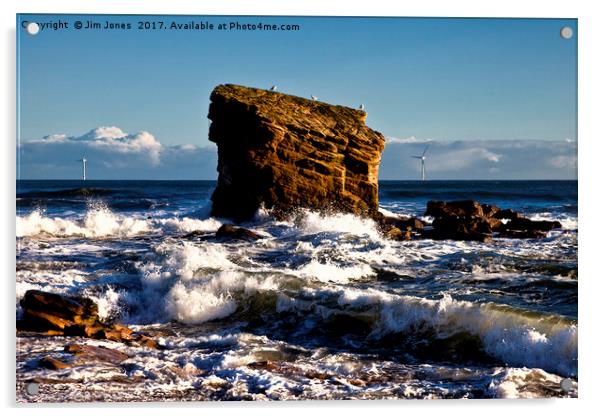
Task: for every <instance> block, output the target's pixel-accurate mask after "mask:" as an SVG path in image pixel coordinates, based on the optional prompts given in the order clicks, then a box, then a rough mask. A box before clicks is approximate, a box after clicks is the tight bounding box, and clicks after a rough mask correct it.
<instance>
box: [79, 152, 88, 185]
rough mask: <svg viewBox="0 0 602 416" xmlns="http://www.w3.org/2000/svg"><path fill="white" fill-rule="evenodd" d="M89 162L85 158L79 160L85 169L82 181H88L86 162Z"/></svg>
mask: <svg viewBox="0 0 602 416" xmlns="http://www.w3.org/2000/svg"><path fill="white" fill-rule="evenodd" d="M87 161H88V159H86V158H85V157H84V158H82V159H79V160H78V162H82V168H83V176H82V180H84V181H85V180H86V162H87Z"/></svg>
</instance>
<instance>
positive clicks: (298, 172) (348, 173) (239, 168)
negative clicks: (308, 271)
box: [209, 84, 385, 220]
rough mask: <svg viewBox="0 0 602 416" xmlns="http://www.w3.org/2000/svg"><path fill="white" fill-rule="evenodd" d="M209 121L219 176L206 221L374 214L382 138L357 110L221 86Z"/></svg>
mask: <svg viewBox="0 0 602 416" xmlns="http://www.w3.org/2000/svg"><path fill="white" fill-rule="evenodd" d="M209 119H211V121H212V123H211V127H210V129H209V140H211V141H213V142H215V143H217V147H218V173H219V176H218V184H217V188H216V189H215V191H214V193H213V195H212V197H211V199H212V201H213V207H212V215H215V216H219V217H227V218H234V219H236V220H245V219H250V218H251V217H252V216H253V215H254V214H255V212H256V211H257V209H258V208H260V207H262V206H263V207H265V208H270V209H274V212H276V213H278V212H284V213H286V212H289V211H292V210H294V209H296V208H300V207H302V208H310V209H317V210H325V209H334V210H339V211H343V212H350V213H354V214H358V215H366V216H374V215H375V214H376V213H377V212H378V167H379V163H380V159H381V153H382V151H383V149H384V144H385V139H384V136H383V135H382V134H381V133H378V132H376V131H374V130H372V129H370V128H368V127H367V126H366V125H365V120H366V113H365V112H364V111H361V110H355V109H352V108H348V107H343V106H337V105H330V104H326V103H323V102H319V101H312V100H307V99H304V98H301V97H295V96H292V95H287V94H282V93H279V92H273V91H266V90H260V89H255V88H247V87H242V86H237V85H230V84H227V85H219V86H218V87H216V88H215V89H214V90H213V93H212V94H211V105H210V107H209Z"/></svg>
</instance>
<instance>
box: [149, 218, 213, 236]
mask: <svg viewBox="0 0 602 416" xmlns="http://www.w3.org/2000/svg"><path fill="white" fill-rule="evenodd" d="M156 223H157V224H159V225H160V227H161V229H163V230H164V231H174V232H185V233H190V232H193V231H201V232H215V231H217V229H218V228H219V227H220V226H221V225H222V222H221V221H219V220H217V219H215V218H207V219H197V218H187V217H184V218H166V219H159V220H156Z"/></svg>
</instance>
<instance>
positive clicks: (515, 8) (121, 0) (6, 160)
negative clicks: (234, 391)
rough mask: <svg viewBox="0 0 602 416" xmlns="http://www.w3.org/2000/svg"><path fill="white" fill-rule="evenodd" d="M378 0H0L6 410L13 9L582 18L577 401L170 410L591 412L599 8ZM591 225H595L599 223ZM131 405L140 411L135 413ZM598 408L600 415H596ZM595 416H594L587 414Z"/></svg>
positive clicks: (596, 370)
mask: <svg viewBox="0 0 602 416" xmlns="http://www.w3.org/2000/svg"><path fill="white" fill-rule="evenodd" d="M390 3H392V2H386V1H382V0H370V1H363V2H360V1H355V0H353V1H352V0H346V1H345V0H336V1H334V0H332V1H328V2H327V1H324V0H305V1H297V0H290V1H278V0H253V1H249V0H229V1H222V2H219V1H211V2H210V1H200V0H197V1H191V0H163V1H157V0H147V1H142V0H86V1H79V2H76V1H69V0H54V1H52V2H50V1H43V0H21V1H19V2H17V1H12V2H11V1H7V0H5V1H2V2H0V7H1V8H2V13H1V14H0V19H1V20H2V29H3V32H2V33H3V42H2V47H3V49H4V51H3V54H2V58H3V59H2V62H3V64H2V65H0V66H1V71H2V75H3V76H2V82H3V88H2V91H4V97H3V99H2V101H1V104H0V105H1V106H2V112H1V113H2V117H3V119H2V124H1V125H2V127H3V133H4V134H3V138H2V157H3V163H2V181H1V182H0V183H1V184H2V196H3V201H2V204H0V206H1V210H2V216H1V217H0V218H1V219H2V228H0V229H1V230H2V250H0V253H1V255H2V265H3V268H2V270H3V271H4V273H2V274H1V275H0V277H1V279H2V281H3V284H4V285H3V288H2V296H3V301H4V302H3V303H4V304H3V312H4V313H3V314H2V315H3V317H2V319H1V322H2V335H3V336H2V341H1V342H0V345H1V346H2V358H3V360H4V365H2V367H0V368H2V376H3V377H2V393H3V395H2V397H3V399H4V400H3V404H4V406H5V407H14V406H15V405H14V366H15V364H14V363H15V361H14V353H15V344H14V340H15V338H14V313H15V308H14V304H13V302H14V297H13V296H14V270H15V269H14V265H15V257H14V254H15V245H14V227H15V224H14V218H15V206H14V195H15V134H16V133H15V13H17V12H21V13H131V14H231V15H245V14H246V15H334V16H340V15H346V16H387V15H389V16H443V17H446V16H449V17H452V16H454V17H461V16H465V17H564V18H567V17H568V18H578V19H579V23H578V25H579V29H578V30H579V223H580V225H581V227H580V228H581V230H580V238H579V268H580V270H579V272H580V273H579V275H580V282H579V283H580V284H579V286H580V290H579V306H580V308H579V327H580V339H579V358H580V360H579V361H580V365H579V399H573V400H517V401H508V400H472V401H437V402H428V403H427V402H417V401H394V402H353V403H352V402H304V403H290V402H287V403H270V404H261V403H241V404H231V403H209V404H207V403H193V404H183V405H179V406H177V407H178V408H177V409H175V410H171V412H177V414H178V415H180V414H199V412H203V413H205V412H206V413H210V414H211V415H215V414H224V413H230V412H232V413H234V412H236V413H239V414H241V413H244V415H245V416H246V415H247V414H251V415H255V414H257V415H264V414H266V413H269V414H281V413H283V412H286V413H287V414H291V415H306V414H307V413H308V412H311V413H314V412H316V411H318V412H325V413H326V412H328V413H333V412H337V411H338V412H340V411H343V412H345V413H358V414H359V413H366V412H369V411H371V410H377V411H378V412H385V413H390V414H400V413H401V412H404V413H405V412H411V413H415V412H420V414H427V415H428V414H442V413H443V414H445V415H447V414H448V413H449V412H450V411H451V412H454V413H455V412H458V413H460V412H461V413H462V414H463V415H469V414H475V415H481V416H482V415H483V414H487V416H489V415H498V414H499V415H502V414H503V415H507V414H508V413H509V412H512V413H515V412H520V413H522V412H524V411H531V412H534V413H540V414H563V415H565V414H571V413H572V414H577V413H581V412H583V413H589V412H590V411H592V410H594V409H596V408H598V407H599V405H600V404H602V403H601V400H600V397H602V393H600V392H599V391H598V389H599V388H600V387H601V386H602V383H601V382H600V375H601V372H602V367H601V365H600V361H601V359H600V355H601V354H602V353H601V346H602V343H601V337H600V331H602V325H600V324H599V323H598V317H599V316H600V314H601V312H600V308H599V307H598V304H599V303H600V301H599V297H600V295H601V293H602V292H601V290H600V289H601V284H600V281H601V280H602V276H601V275H602V273H599V272H598V271H597V269H598V268H600V261H598V262H596V259H597V258H600V255H599V254H598V250H597V244H596V243H597V242H598V241H599V239H600V237H599V233H600V229H601V226H600V220H599V219H598V220H597V218H598V217H599V215H600V214H598V211H599V207H601V206H602V204H600V202H601V198H600V193H601V192H602V186H601V185H600V182H601V180H602V172H601V170H600V165H601V163H600V161H599V160H598V159H599V156H600V155H602V152H601V150H602V149H601V146H600V144H599V140H600V139H602V137H600V133H601V129H600V118H602V105H601V103H600V96H601V94H602V91H601V88H600V80H599V79H600V75H599V74H602V65H601V56H602V54H601V53H600V52H599V51H600V50H602V36H601V33H602V19H601V17H600V14H599V13H597V10H596V7H595V6H596V2H595V1H588V2H585V1H583V2H580V3H577V2H576V1H574V0H573V1H571V0H565V1H557V0H550V1H542V2H534V1H531V2H529V1H527V0H506V1H496V2H486V1H476V0H454V1H445V0H438V1H434V0H429V1H420V2H411V3H409V2H408V3H405V2H403V3H402V2H399V3H397V4H390ZM596 220H597V221H596ZM136 407H142V409H139V410H134V408H136ZM169 407H170V405H164V404H161V405H155V406H149V405H145V406H138V405H132V404H118V405H112V406H110V408H107V405H105V406H99V405H92V406H85V407H84V408H82V407H81V406H68V407H67V408H61V407H59V406H52V407H50V409H48V410H46V409H42V408H40V407H38V406H33V407H31V406H30V407H25V408H18V409H14V408H13V409H11V410H10V412H11V413H12V412H16V411H18V412H19V413H21V412H23V413H27V414H36V415H39V414H40V412H44V413H45V414H46V412H48V413H50V414H58V413H61V414H63V413H64V414H81V413H82V411H85V412H86V413H90V414H94V415H95V414H103V415H106V414H107V412H111V413H113V412H123V413H125V412H128V413H132V412H136V413H139V412H144V413H159V412H160V413H165V412H166V411H167V412H170V410H168V408H169ZM599 410H600V409H598V411H599ZM592 413H593V412H592Z"/></svg>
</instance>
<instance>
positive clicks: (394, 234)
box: [376, 214, 425, 240]
mask: <svg viewBox="0 0 602 416" xmlns="http://www.w3.org/2000/svg"><path fill="white" fill-rule="evenodd" d="M376 223H377V224H378V226H379V227H380V230H381V232H382V233H383V235H384V236H385V237H387V238H389V239H391V240H411V239H412V238H415V237H418V236H419V233H420V232H421V231H422V230H423V229H424V225H425V224H424V222H422V221H421V220H419V219H418V218H416V217H406V216H402V215H397V216H394V217H392V216H385V215H382V214H381V216H380V217H379V218H376Z"/></svg>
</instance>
